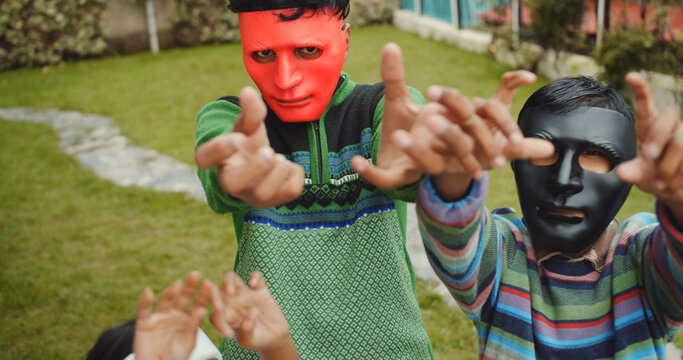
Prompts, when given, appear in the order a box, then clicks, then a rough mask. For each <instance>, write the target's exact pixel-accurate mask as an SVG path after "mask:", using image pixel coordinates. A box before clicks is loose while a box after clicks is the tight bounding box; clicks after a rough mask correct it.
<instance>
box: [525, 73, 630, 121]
mask: <svg viewBox="0 0 683 360" xmlns="http://www.w3.org/2000/svg"><path fill="white" fill-rule="evenodd" d="M581 106H589V107H598V108H604V109H609V110H614V111H616V112H618V113H620V114H622V115H624V116H625V117H626V118H627V119H629V120H630V121H632V122H633V121H635V120H634V119H635V118H634V115H633V109H631V107H630V106H629V105H628V104H627V103H626V101H624V98H622V97H621V95H619V93H617V92H616V91H615V90H614V89H612V88H611V87H609V86H606V85H604V84H602V83H600V82H598V81H597V80H595V79H592V78H590V77H587V76H576V77H566V78H562V79H559V80H555V81H553V82H551V83H550V84H548V85H546V86H543V87H542V88H540V89H538V90H537V91H536V92H535V93H533V94H532V95H531V96H530V97H529V99H527V101H526V103H525V104H524V107H522V110H521V111H520V113H519V119H522V118H523V117H522V114H524V112H525V111H527V110H529V109H532V108H533V109H541V110H547V111H550V112H552V113H555V114H563V113H567V112H570V111H572V110H574V109H575V108H577V107H581Z"/></svg>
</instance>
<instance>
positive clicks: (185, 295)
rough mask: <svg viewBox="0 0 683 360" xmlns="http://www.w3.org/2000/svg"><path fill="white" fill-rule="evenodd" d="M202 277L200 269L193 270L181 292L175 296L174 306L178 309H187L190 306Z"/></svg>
mask: <svg viewBox="0 0 683 360" xmlns="http://www.w3.org/2000/svg"><path fill="white" fill-rule="evenodd" d="M201 279H202V274H200V273H199V271H193V272H191V273H190V274H189V275H188V276H187V279H186V280H185V282H184V283H183V285H182V287H181V288H180V292H179V293H178V295H177V296H176V298H175V302H174V307H175V308H176V309H178V310H181V311H185V310H186V309H187V308H188V306H190V304H191V303H192V297H193V296H194V293H195V289H196V288H197V285H199V281H201Z"/></svg>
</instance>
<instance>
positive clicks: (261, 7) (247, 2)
mask: <svg viewBox="0 0 683 360" xmlns="http://www.w3.org/2000/svg"><path fill="white" fill-rule="evenodd" d="M349 2H350V0H230V3H229V4H228V9H230V10H232V11H234V12H236V13H241V12H252V11H268V10H282V9H297V10H296V11H295V12H294V13H292V14H289V15H284V14H280V18H281V19H282V20H296V19H298V18H299V17H301V15H303V14H304V13H305V12H306V11H307V10H313V11H314V12H318V11H322V12H325V11H327V10H328V9H329V10H331V11H332V14H333V15H338V16H339V18H340V19H346V16H348V15H349V10H350V3H349Z"/></svg>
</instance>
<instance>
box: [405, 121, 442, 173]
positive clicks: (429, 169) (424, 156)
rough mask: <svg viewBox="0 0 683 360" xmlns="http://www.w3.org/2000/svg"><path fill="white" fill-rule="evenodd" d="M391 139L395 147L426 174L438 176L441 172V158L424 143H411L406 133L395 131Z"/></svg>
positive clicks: (409, 136)
mask: <svg viewBox="0 0 683 360" xmlns="http://www.w3.org/2000/svg"><path fill="white" fill-rule="evenodd" d="M392 138H393V141H394V143H395V144H396V146H398V147H399V148H401V150H403V151H404V152H405V153H406V154H407V155H408V156H410V157H411V158H412V159H413V161H415V162H416V163H417V164H418V165H419V167H420V168H422V170H424V171H425V172H426V173H429V174H438V173H440V172H441V171H443V168H444V159H443V156H441V155H439V154H437V153H435V152H434V151H432V150H431V149H430V148H429V147H427V146H425V144H424V143H422V142H420V141H413V138H412V137H411V135H410V134H409V133H408V132H407V131H404V130H397V131H395V132H394V134H393V136H392Z"/></svg>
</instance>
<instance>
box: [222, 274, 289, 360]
mask: <svg viewBox="0 0 683 360" xmlns="http://www.w3.org/2000/svg"><path fill="white" fill-rule="evenodd" d="M249 286H250V287H247V286H246V285H245V284H244V283H243V282H242V280H241V279H240V278H239V276H237V274H235V273H234V272H228V273H226V274H225V275H224V276H223V287H222V288H220V289H219V290H218V296H216V297H214V300H212V301H213V302H214V303H216V302H218V304H214V308H216V309H220V310H217V311H216V312H214V313H213V314H212V315H211V322H212V323H213V324H214V326H215V327H216V329H218V331H220V332H221V333H222V334H223V335H224V336H225V337H228V338H231V337H233V336H235V337H236V338H237V343H238V344H240V346H242V347H244V348H245V349H251V350H255V351H257V352H258V353H259V354H260V355H261V358H262V359H298V355H297V352H296V348H295V346H294V343H293V342H292V338H291V336H290V334H289V325H288V324H287V319H285V316H284V315H283V314H282V311H281V310H280V307H279V306H278V304H277V303H276V302H275V299H273V297H272V296H271V295H270V292H269V291H268V289H267V288H266V284H265V282H264V280H263V276H262V275H261V273H259V272H253V273H252V274H251V275H250V277H249Z"/></svg>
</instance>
